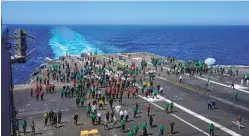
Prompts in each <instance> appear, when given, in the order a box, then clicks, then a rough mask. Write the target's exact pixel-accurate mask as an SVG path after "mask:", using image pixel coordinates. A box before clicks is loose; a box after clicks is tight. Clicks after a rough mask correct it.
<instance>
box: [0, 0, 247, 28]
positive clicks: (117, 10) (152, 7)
mask: <svg viewBox="0 0 249 136" xmlns="http://www.w3.org/2000/svg"><path fill="white" fill-rule="evenodd" d="M2 17H3V23H4V24H144V25H146V24H160V25H163V24H165V25H215V24H217V25H249V1H247V2H212V1H209V2H201V1H200V2H169V1H164V2H163V1H162V2H128V1H127V2H87V1H85V2H84V1H81V2H80V1H78V2H69V1H68V2H66V1H65V2H18V1H14V2H7V1H4V2H2Z"/></svg>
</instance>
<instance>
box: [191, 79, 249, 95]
mask: <svg viewBox="0 0 249 136" xmlns="http://www.w3.org/2000/svg"><path fill="white" fill-rule="evenodd" d="M195 77H196V78H198V79H201V80H204V81H208V79H206V78H202V77H198V76H195ZM210 82H212V83H214V84H217V85H220V86H224V87H228V88H230V87H231V85H225V84H222V83H219V82H215V81H212V80H210ZM234 88H235V89H237V90H238V91H241V92H244V93H248V94H249V91H246V90H242V89H239V88H237V87H234Z"/></svg>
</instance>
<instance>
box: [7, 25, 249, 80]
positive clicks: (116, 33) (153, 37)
mask: <svg viewBox="0 0 249 136" xmlns="http://www.w3.org/2000/svg"><path fill="white" fill-rule="evenodd" d="M7 26H8V27H9V30H10V35H13V32H14V29H16V28H23V29H25V30H26V31H28V33H29V34H30V35H32V36H34V37H36V40H31V39H28V41H27V42H28V50H29V51H30V50H32V49H33V48H36V50H35V52H34V53H33V54H32V56H31V57H30V58H29V60H28V61H27V63H25V64H14V65H13V77H14V84H21V83H24V82H25V81H27V80H28V79H29V77H30V74H31V73H32V72H33V70H34V69H35V68H36V67H38V66H39V65H40V64H42V63H43V62H44V61H45V57H50V58H58V57H59V56H61V55H65V53H66V52H67V53H68V54H72V55H80V54H81V53H82V52H90V51H97V52H98V53H102V54H104V53H115V52H121V51H122V52H145V51H146V52H151V53H155V54H158V55H161V56H176V57H177V58H178V59H180V60H183V61H186V60H189V59H202V60H204V59H206V58H208V57H212V58H215V59H216V60H217V63H218V64H224V65H228V64H229V65H230V64H236V65H249V26H139V25H138V26H135V25H110V26H109V25H81V26H79V25H7Z"/></svg>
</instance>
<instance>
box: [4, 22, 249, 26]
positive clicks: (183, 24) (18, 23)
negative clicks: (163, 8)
mask: <svg viewBox="0 0 249 136" xmlns="http://www.w3.org/2000/svg"><path fill="white" fill-rule="evenodd" d="M4 25H88V26H90V25H92V26H101V25H102V26H108V25H109V26H110V25H111V26H118V25H126V26H128V25H133V26H249V24H56V23H51V24H50V23H49V24H36V23H34V24H32V23H30V24H29V23H28V24H23V23H20V24H19V23H17V24H12V23H9V24H7V23H6V24H5V23H3V24H2V26H4Z"/></svg>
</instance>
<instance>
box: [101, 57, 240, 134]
mask: <svg viewBox="0 0 249 136" xmlns="http://www.w3.org/2000/svg"><path fill="white" fill-rule="evenodd" d="M104 57H105V56H104ZM105 58H106V57H105ZM161 78H162V79H163V77H161ZM166 80H167V79H166ZM138 96H139V97H141V98H142V99H144V100H146V101H148V100H147V99H146V98H144V97H142V96H141V95H138ZM160 97H162V96H160ZM162 98H163V99H164V101H166V102H168V103H171V100H169V99H166V98H164V97H162ZM148 102H150V103H151V104H153V105H155V106H157V107H158V108H159V107H160V106H158V105H157V104H155V103H153V102H151V101H148ZM174 105H175V107H177V108H179V109H181V110H183V111H185V112H187V113H189V114H190V115H192V116H194V117H197V118H198V119H200V120H202V121H204V122H206V123H208V124H210V123H212V124H213V125H214V126H215V127H217V128H219V129H221V130H222V131H224V132H226V133H228V134H229V135H232V136H241V135H240V134H238V133H236V132H234V131H232V130H230V129H228V128H226V127H224V126H222V125H220V124H218V123H216V122H214V121H212V120H210V119H208V118H205V117H203V116H201V115H200V114H197V113H196V112H193V111H191V110H189V109H187V108H185V107H183V106H181V105H179V104H177V103H175V102H174ZM161 108H162V107H160V109H161ZM171 115H172V114H171ZM175 116H176V115H175ZM179 118H180V117H179ZM185 122H187V121H185ZM189 124H190V123H189ZM191 127H193V128H195V129H196V128H197V127H195V126H194V125H191ZM200 130H201V129H199V128H198V131H200ZM201 131H203V130H201ZM201 131H200V132H201ZM203 132H204V131H203ZM203 132H202V133H203ZM204 134H205V132H204Z"/></svg>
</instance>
